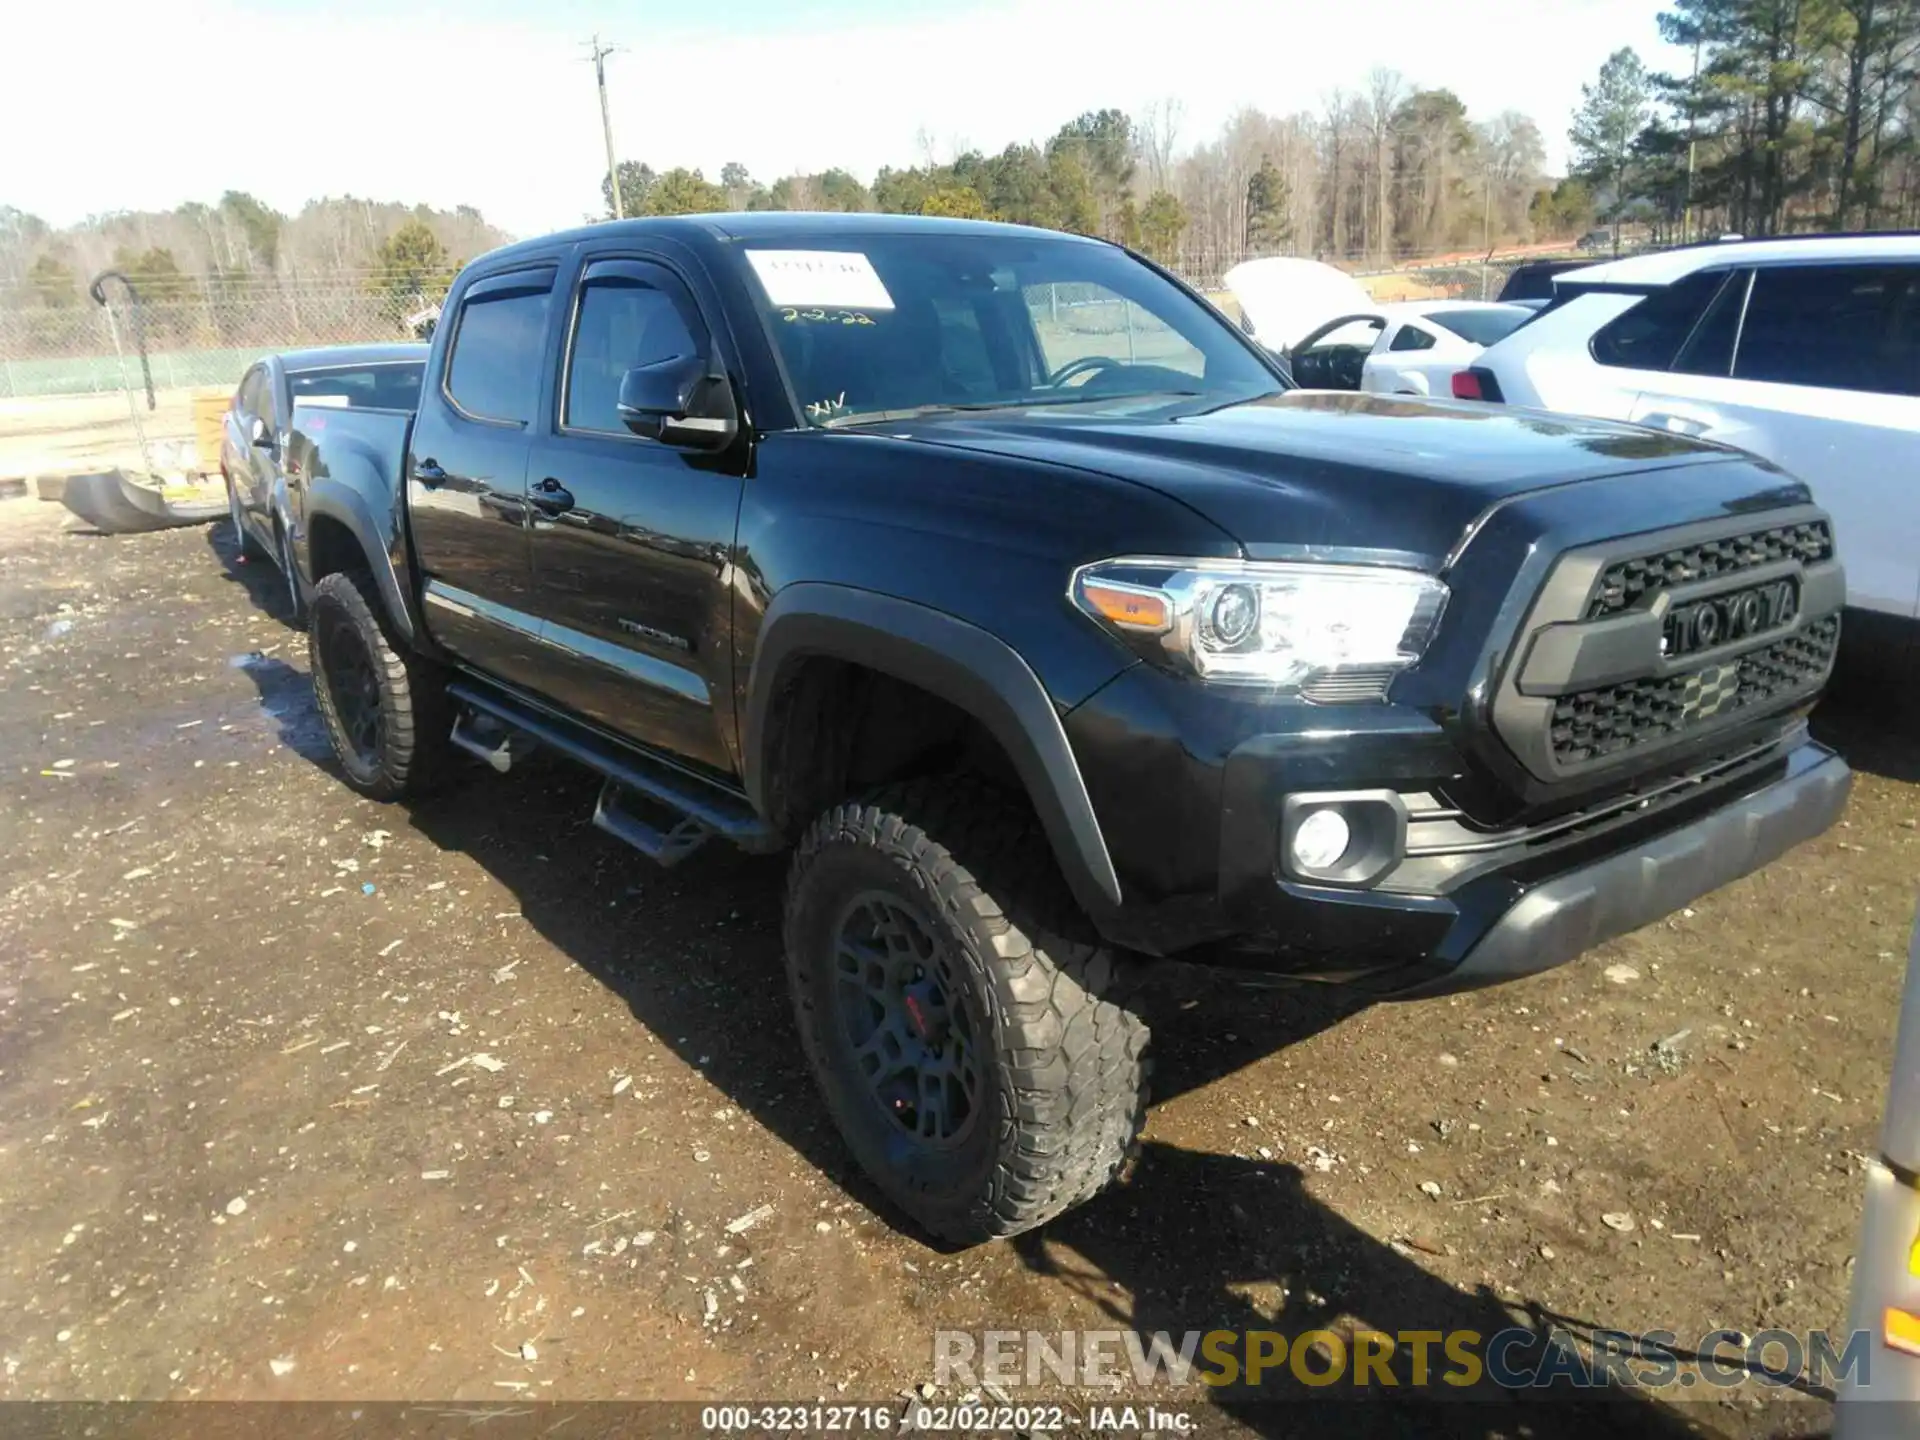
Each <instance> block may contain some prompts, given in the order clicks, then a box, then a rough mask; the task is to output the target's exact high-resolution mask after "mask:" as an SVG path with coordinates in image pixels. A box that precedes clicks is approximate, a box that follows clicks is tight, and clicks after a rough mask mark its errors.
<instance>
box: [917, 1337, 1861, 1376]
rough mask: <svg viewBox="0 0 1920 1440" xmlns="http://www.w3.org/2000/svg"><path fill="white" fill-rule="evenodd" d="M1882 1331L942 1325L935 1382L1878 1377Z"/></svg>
mask: <svg viewBox="0 0 1920 1440" xmlns="http://www.w3.org/2000/svg"><path fill="white" fill-rule="evenodd" d="M1873 1340H1874V1337H1873V1336H1871V1335H1870V1334H1868V1333H1867V1332H1865V1331H1855V1332H1854V1333H1852V1334H1850V1335H1846V1336H1843V1337H1840V1340H1838V1341H1836V1340H1835V1339H1834V1338H1833V1337H1831V1336H1829V1335H1828V1333H1827V1332H1826V1331H1823V1330H1815V1331H1810V1332H1808V1333H1806V1334H1796V1333H1794V1332H1792V1331H1787V1330H1763V1331H1761V1332H1760V1333H1759V1334H1757V1335H1745V1334H1742V1333H1741V1332H1739V1331H1737V1330H1714V1331H1710V1332H1708V1333H1707V1334H1705V1335H1703V1336H1699V1337H1697V1338H1689V1339H1687V1340H1682V1339H1681V1337H1680V1336H1678V1335H1677V1334H1676V1333H1674V1332H1673V1331H1670V1330H1650V1331H1646V1332H1644V1333H1642V1334H1638V1335H1633V1334H1628V1333H1627V1332H1625V1331H1614V1330H1595V1331H1592V1332H1588V1333H1587V1334H1585V1335H1584V1336H1583V1337H1582V1336H1576V1335H1575V1334H1574V1333H1573V1332H1571V1331H1568V1330H1563V1329H1560V1328H1559V1327H1554V1328H1552V1329H1549V1330H1548V1331H1546V1332H1544V1333H1542V1332H1540V1331H1537V1330H1531V1329H1526V1328H1523V1327H1519V1326H1515V1327H1513V1328H1510V1329H1506V1330H1498V1331H1494V1332H1492V1333H1490V1334H1489V1333H1484V1332H1481V1331H1478V1330H1402V1331H1399V1332H1397V1333H1389V1332H1387V1331H1384V1330H1352V1331H1336V1330H1307V1331H1304V1332H1302V1333H1300V1334H1297V1335H1289V1334H1286V1333H1284V1332H1282V1331H1278V1330H1207V1331H1200V1330H1188V1331H1186V1332H1184V1333H1183V1334H1181V1335H1180V1336H1179V1337H1178V1338H1176V1337H1174V1336H1173V1335H1171V1334H1170V1333H1169V1332H1167V1331H1164V1330H1159V1331H1155V1332H1154V1333H1153V1334H1151V1335H1144V1336H1143V1335H1141V1334H1140V1333H1139V1332H1137V1331H1133V1330H1077V1331H1076V1330H1062V1331H1052V1332H1048V1331H1039V1330H982V1331H971V1330H941V1331H936V1332H935V1334H934V1341H933V1372H934V1384H936V1385H958V1386H961V1387H972V1386H981V1385H986V1386H998V1387H1002V1388H1011V1387H1014V1386H1022V1385H1026V1386H1037V1385H1044V1384H1054V1385H1067V1386H1074V1387H1081V1388H1087V1389H1115V1388H1119V1387H1123V1386H1125V1385H1127V1384H1128V1383H1129V1382H1131V1383H1132V1384H1133V1385H1135V1386H1140V1387H1150V1386H1155V1385H1161V1386H1173V1387H1187V1386H1207V1387H1215V1388H1228V1387H1232V1388H1243V1387H1244V1388H1256V1389H1257V1388H1259V1387H1262V1386H1273V1387H1275V1388H1280V1387H1295V1386H1303V1385H1304V1386H1308V1387H1311V1388H1316V1389H1322V1390H1329V1391H1330V1390H1334V1389H1336V1388H1343V1389H1389V1388H1401V1387H1404V1388H1411V1389H1428V1388H1436V1389H1439V1390H1441V1391H1445V1390H1448V1389H1452V1390H1466V1389H1470V1388H1472V1387H1475V1386H1479V1385H1482V1384H1492V1385H1495V1386H1498V1387H1500V1388H1501V1389H1504V1390H1550V1389H1557V1388H1569V1389H1592V1388H1598V1387H1603V1386H1619V1387H1624V1388H1629V1389H1641V1390H1668V1389H1679V1390H1706V1391H1709V1392H1711V1391H1716V1390H1728V1389H1732V1388H1734V1387H1736V1386H1740V1385H1745V1384H1749V1383H1758V1384H1763V1385H1771V1386H1787V1385H1804V1384H1808V1383H1811V1384H1813V1385H1816V1386H1834V1385H1836V1384H1837V1383H1838V1382H1839V1381H1840V1380H1841V1379H1842V1378H1845V1379H1848V1380H1850V1381H1852V1382H1853V1383H1856V1384H1859V1385H1866V1384H1868V1383H1870V1382H1871V1380H1872V1364H1873V1353H1874V1343H1873Z"/></svg>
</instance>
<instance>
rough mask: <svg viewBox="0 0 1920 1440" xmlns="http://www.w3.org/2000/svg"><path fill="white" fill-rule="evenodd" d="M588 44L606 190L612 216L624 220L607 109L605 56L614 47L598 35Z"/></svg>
mask: <svg viewBox="0 0 1920 1440" xmlns="http://www.w3.org/2000/svg"><path fill="white" fill-rule="evenodd" d="M589 44H590V45H591V47H592V50H593V73H594V78H595V79H596V80H598V81H599V83H600V129H601V132H602V134H604V135H605V137H606V141H607V190H608V193H610V194H611V195H612V197H613V218H614V219H616V220H624V219H626V218H627V212H626V207H625V206H624V205H622V204H621V201H620V165H619V162H618V161H616V160H615V159H614V158H613V114H612V112H611V111H610V110H608V109H607V56H609V55H611V54H613V53H614V47H613V46H611V45H602V44H601V43H600V37H599V36H598V35H595V36H594V37H593V39H592V40H591V41H590V42H589Z"/></svg>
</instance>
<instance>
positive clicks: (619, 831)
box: [593, 780, 713, 866]
mask: <svg viewBox="0 0 1920 1440" xmlns="http://www.w3.org/2000/svg"><path fill="white" fill-rule="evenodd" d="M624 793H625V792H623V791H622V790H621V788H620V782H619V781H618V780H609V781H607V783H606V784H605V785H602V786H601V787H600V800H599V803H597V804H596V805H595V806H594V807H593V823H594V825H595V826H597V827H598V828H599V829H602V830H604V831H606V832H607V834H609V835H611V836H613V838H614V839H616V840H624V841H626V842H627V844H629V845H631V846H632V847H633V848H634V849H636V850H638V851H639V852H640V853H641V854H642V855H644V856H646V857H647V858H648V859H649V860H653V861H656V862H657V863H658V864H660V865H662V866H673V865H678V864H679V863H680V862H681V861H682V860H684V859H686V858H687V857H688V856H689V855H691V854H693V852H694V851H696V850H698V849H699V848H700V847H701V846H702V845H704V844H706V843H707V841H709V840H711V839H712V838H713V831H711V830H709V829H708V828H707V827H706V826H705V825H702V824H701V823H700V822H699V821H698V820H691V819H687V820H681V821H680V822H679V823H678V824H676V825H674V826H673V827H672V828H671V829H668V830H662V829H661V828H660V827H659V826H657V825H653V824H650V823H649V822H647V821H645V820H642V819H641V818H640V817H639V816H638V815H635V814H634V813H633V812H632V811H631V810H628V809H627V808H626V807H625V806H624V805H622V804H621V799H622V797H623V795H624Z"/></svg>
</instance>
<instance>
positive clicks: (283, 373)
mask: <svg viewBox="0 0 1920 1440" xmlns="http://www.w3.org/2000/svg"><path fill="white" fill-rule="evenodd" d="M426 368H427V347H426V346H425V345H422V344H393V345H330V346H325V347H323V348H319V349H313V350H288V351H284V352H283V353H281V354H278V355H269V356H267V357H266V358H265V359H263V360H257V361H255V362H254V364H253V365H252V366H251V367H249V369H248V370H247V373H246V374H245V375H244V376H243V377H242V378H241V381H240V388H239V389H238V390H236V391H235V392H234V396H233V404H232V405H230V406H229V407H228V408H227V415H226V421H225V424H224V426H223V427H222V433H221V438H220V474H221V476H222V477H223V478H224V479H225V480H226V482H227V513H228V517H229V519H231V521H232V522H233V533H234V538H235V540H236V541H237V542H238V544H239V545H240V549H241V553H242V554H243V555H245V556H246V557H247V558H249V559H255V560H271V561H272V562H273V563H274V564H275V565H276V566H278V567H279V570H280V574H281V578H282V581H283V582H284V584H285V587H286V597H287V607H288V610H289V611H290V618H291V619H292V620H293V621H294V623H295V624H299V623H301V622H302V621H303V620H304V618H305V613H306V597H307V589H308V587H307V583H306V581H305V579H304V578H303V577H302V576H301V574H300V569H299V566H298V564H297V563H296V562H295V560H294V558H293V557H294V556H295V555H296V554H297V553H298V550H297V548H296V545H295V542H296V541H297V540H298V538H299V536H300V533H301V526H302V523H303V520H302V517H303V514H304V509H305V507H304V506H303V505H302V503H301V491H300V484H299V478H300V477H299V476H297V475H291V476H290V475H289V474H288V470H287V466H286V463H285V461H286V455H287V450H288V446H289V443H290V442H291V440H292V434H291V431H290V430H289V428H288V427H289V426H290V425H291V423H292V417H293V402H294V401H295V400H303V401H308V402H317V403H323V404H331V405H340V406H346V407H349V408H352V409H378V410H406V411H412V410H413V409H414V408H415V407H416V406H418V404H419V402H420V381H421V377H422V376H423V375H424V374H425V373H426Z"/></svg>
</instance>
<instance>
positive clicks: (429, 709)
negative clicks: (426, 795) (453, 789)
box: [307, 573, 453, 800]
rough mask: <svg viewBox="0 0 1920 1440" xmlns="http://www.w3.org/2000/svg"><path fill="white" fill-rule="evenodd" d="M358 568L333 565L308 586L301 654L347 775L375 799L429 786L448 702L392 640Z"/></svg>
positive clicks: (424, 669) (440, 752)
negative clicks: (309, 607)
mask: <svg viewBox="0 0 1920 1440" xmlns="http://www.w3.org/2000/svg"><path fill="white" fill-rule="evenodd" d="M372 584H373V582H372V581H371V580H370V579H369V578H367V577H366V576H364V575H359V574H348V573H335V574H332V575H329V576H327V577H326V578H325V579H323V580H322V581H321V582H320V584H319V586H318V587H317V588H316V589H315V590H314V592H313V607H312V614H311V615H310V616H309V617H308V625H307V657H308V661H309V664H310V666H311V668H312V671H313V693H314V698H315V699H316V700H317V701H318V702H319V705H320V715H321V718H322V719H323V720H325V721H326V725H327V736H328V738H329V739H330V740H332V742H333V753H334V756H335V758H336V759H338V760H339V762H340V768H341V769H342V770H343V771H345V772H346V777H347V783H348V784H349V785H351V786H353V788H354V789H356V790H358V791H359V792H360V793H361V794H362V795H366V796H369V797H370V798H372V799H375V800H397V799H399V798H400V797H401V796H402V795H417V794H421V793H423V792H425V791H426V790H429V789H431V788H432V787H433V785H434V784H435V783H437V782H438V780H439V779H440V778H441V777H442V776H443V774H444V773H445V770H446V767H447V764H448V761H449V759H450V756H451V751H452V746H451V745H450V744H449V742H448V740H447V734H448V731H449V729H450V728H451V726H452V721H453V716H452V709H451V706H450V704H449V702H448V700H447V695H446V688H445V683H444V681H443V680H442V679H441V677H440V676H439V675H438V674H437V673H436V671H435V668H434V666H433V665H432V664H431V663H430V662H428V661H426V660H422V659H420V658H418V657H417V656H414V655H412V654H410V653H408V652H406V651H403V650H401V649H398V648H396V647H395V645H394V643H393V641H392V640H391V639H390V638H389V637H388V635H387V632H386V628H385V627H384V625H383V624H382V623H381V620H380V617H379V612H378V611H377V610H376V608H375V606H376V605H377V604H378V601H377V600H375V599H374V598H373V597H372V595H371V590H372Z"/></svg>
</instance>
